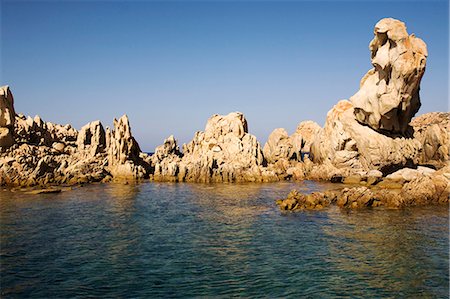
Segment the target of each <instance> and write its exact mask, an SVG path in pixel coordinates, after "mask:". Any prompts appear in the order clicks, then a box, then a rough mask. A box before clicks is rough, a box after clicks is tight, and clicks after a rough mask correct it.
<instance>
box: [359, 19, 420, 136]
mask: <svg viewBox="0 0 450 299" xmlns="http://www.w3.org/2000/svg"><path fill="white" fill-rule="evenodd" d="M374 35H375V37H374V39H373V40H372V41H371V42H370V46H369V48H370V51H371V59H372V65H373V66H374V68H373V69H371V70H369V71H368V72H367V74H366V75H365V76H364V77H363V78H362V80H361V83H360V90H359V91H358V92H357V93H356V94H355V95H354V96H353V97H351V98H350V101H351V102H352V104H353V107H354V114H355V116H356V119H357V120H358V121H359V122H360V123H362V124H365V125H368V126H369V127H371V128H372V129H375V130H383V131H387V132H389V133H393V134H397V133H400V134H404V133H406V129H407V127H408V124H409V122H410V121H411V119H412V117H413V116H414V115H415V114H416V113H417V111H418V110H419V108H420V105H421V104H420V96H419V85H420V81H421V79H422V76H423V74H424V72H425V65H426V61H427V56H428V52H427V46H426V44H425V43H424V42H423V41H422V40H421V39H420V38H417V37H415V36H414V35H413V34H412V35H408V32H407V31H406V26H405V24H404V23H403V22H401V21H398V20H395V19H391V18H386V19H382V20H381V21H379V22H378V23H377V24H376V25H375V29H374Z"/></svg>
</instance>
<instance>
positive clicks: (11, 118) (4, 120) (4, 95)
mask: <svg viewBox="0 0 450 299" xmlns="http://www.w3.org/2000/svg"><path fill="white" fill-rule="evenodd" d="M15 116H16V113H15V111H14V98H13V95H12V93H11V91H10V90H9V87H8V86H3V87H0V150H2V149H5V148H8V147H10V146H11V145H13V143H14V137H13V131H14V122H15Z"/></svg>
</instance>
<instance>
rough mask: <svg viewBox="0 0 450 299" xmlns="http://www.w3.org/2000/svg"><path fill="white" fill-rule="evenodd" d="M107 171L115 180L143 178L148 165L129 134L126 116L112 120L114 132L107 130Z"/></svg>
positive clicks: (146, 175) (147, 171)
mask: <svg viewBox="0 0 450 299" xmlns="http://www.w3.org/2000/svg"><path fill="white" fill-rule="evenodd" d="M106 140H107V142H108V168H107V169H108V170H109V172H110V173H111V175H112V176H113V177H115V178H145V177H148V176H149V168H150V165H149V164H148V163H147V161H146V160H145V155H143V153H141V149H140V148H139V144H138V143H137V141H136V140H135V139H134V137H133V136H132V134H131V128H130V122H129V120H128V116H126V115H124V116H122V117H121V118H119V120H116V119H114V130H113V131H110V130H107V138H106Z"/></svg>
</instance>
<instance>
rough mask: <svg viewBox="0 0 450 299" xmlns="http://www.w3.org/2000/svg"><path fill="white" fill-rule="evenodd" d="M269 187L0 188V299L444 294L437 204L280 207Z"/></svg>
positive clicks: (444, 223) (442, 212)
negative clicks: (30, 191)
mask: <svg viewBox="0 0 450 299" xmlns="http://www.w3.org/2000/svg"><path fill="white" fill-rule="evenodd" d="M327 187H329V186H328V185H323V184H318V183H313V182H301V183H277V184H211V185H207V184H176V183H173V184H171V183H161V184H160V183H146V184H138V185H132V184H131V185H123V184H106V185H91V186H87V187H83V188H78V189H76V190H73V191H70V192H63V193H60V194H43V195H37V196H36V195H26V194H22V193H11V192H4V191H3V192H0V222H1V235H0V237H1V238H0V241H1V243H0V245H1V260H0V261H1V265H0V271H1V272H0V274H1V276H0V279H1V281H0V282H1V292H2V297H17V296H25V297H40V298H42V297H73V296H79V297H86V296H94V297H96V296H108V297H179V296H183V295H184V296H188V297H192V296H208V297H212V296H217V295H221V296H225V297H229V296H244V297H255V296H263V297H294V298H296V297H299V296H307V297H308V296H309V297H317V298H322V297H370V298H371V297H434V298H444V297H447V296H448V291H449V286H448V279H449V274H448V272H449V267H448V261H449V259H448V255H449V253H448V250H449V247H448V241H449V236H448V219H449V217H448V209H447V207H445V206H444V207H427V208H416V209H414V208H411V209H406V210H399V211H392V210H363V211H350V212H346V211H342V210H340V209H338V208H334V207H332V208H329V209H324V210H322V211H314V212H304V213H281V212H280V211H279V210H278V208H277V207H276V205H275V204H274V200H275V199H277V198H281V197H284V196H286V194H287V193H288V192H289V190H291V189H293V188H296V189H302V190H303V191H304V192H309V191H315V190H320V189H323V188H327Z"/></svg>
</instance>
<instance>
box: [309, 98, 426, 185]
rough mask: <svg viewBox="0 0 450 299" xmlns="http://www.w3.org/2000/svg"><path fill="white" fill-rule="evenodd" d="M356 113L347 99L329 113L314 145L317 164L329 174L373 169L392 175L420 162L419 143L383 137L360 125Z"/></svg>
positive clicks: (314, 156) (405, 139) (408, 139)
mask: <svg viewBox="0 0 450 299" xmlns="http://www.w3.org/2000/svg"><path fill="white" fill-rule="evenodd" d="M353 112H354V109H353V105H352V104H351V103H350V102H349V101H346V100H342V101H340V102H339V103H338V104H337V105H336V106H334V107H333V109H331V110H330V112H328V114H327V120H326V123H325V127H324V129H323V130H322V131H321V132H320V133H319V134H318V135H317V136H316V139H315V141H314V142H313V144H312V146H311V155H312V157H313V161H314V162H315V163H319V164H324V165H328V167H329V168H333V171H330V172H329V173H334V172H336V171H335V170H336V169H338V170H339V171H340V172H341V174H343V175H345V176H347V175H349V174H354V173H359V172H367V171H370V170H373V169H375V170H380V171H382V172H383V173H390V172H392V171H395V169H397V168H401V167H403V166H410V165H415V164H417V163H418V162H419V154H420V151H421V144H420V142H419V141H418V140H415V139H412V138H406V137H400V136H399V137H391V136H387V135H384V134H382V133H380V132H378V131H375V130H373V129H372V128H370V127H368V126H364V125H361V124H360V123H359V122H358V121H357V120H356V119H355V117H354V113H353ZM328 179H329V178H328Z"/></svg>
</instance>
